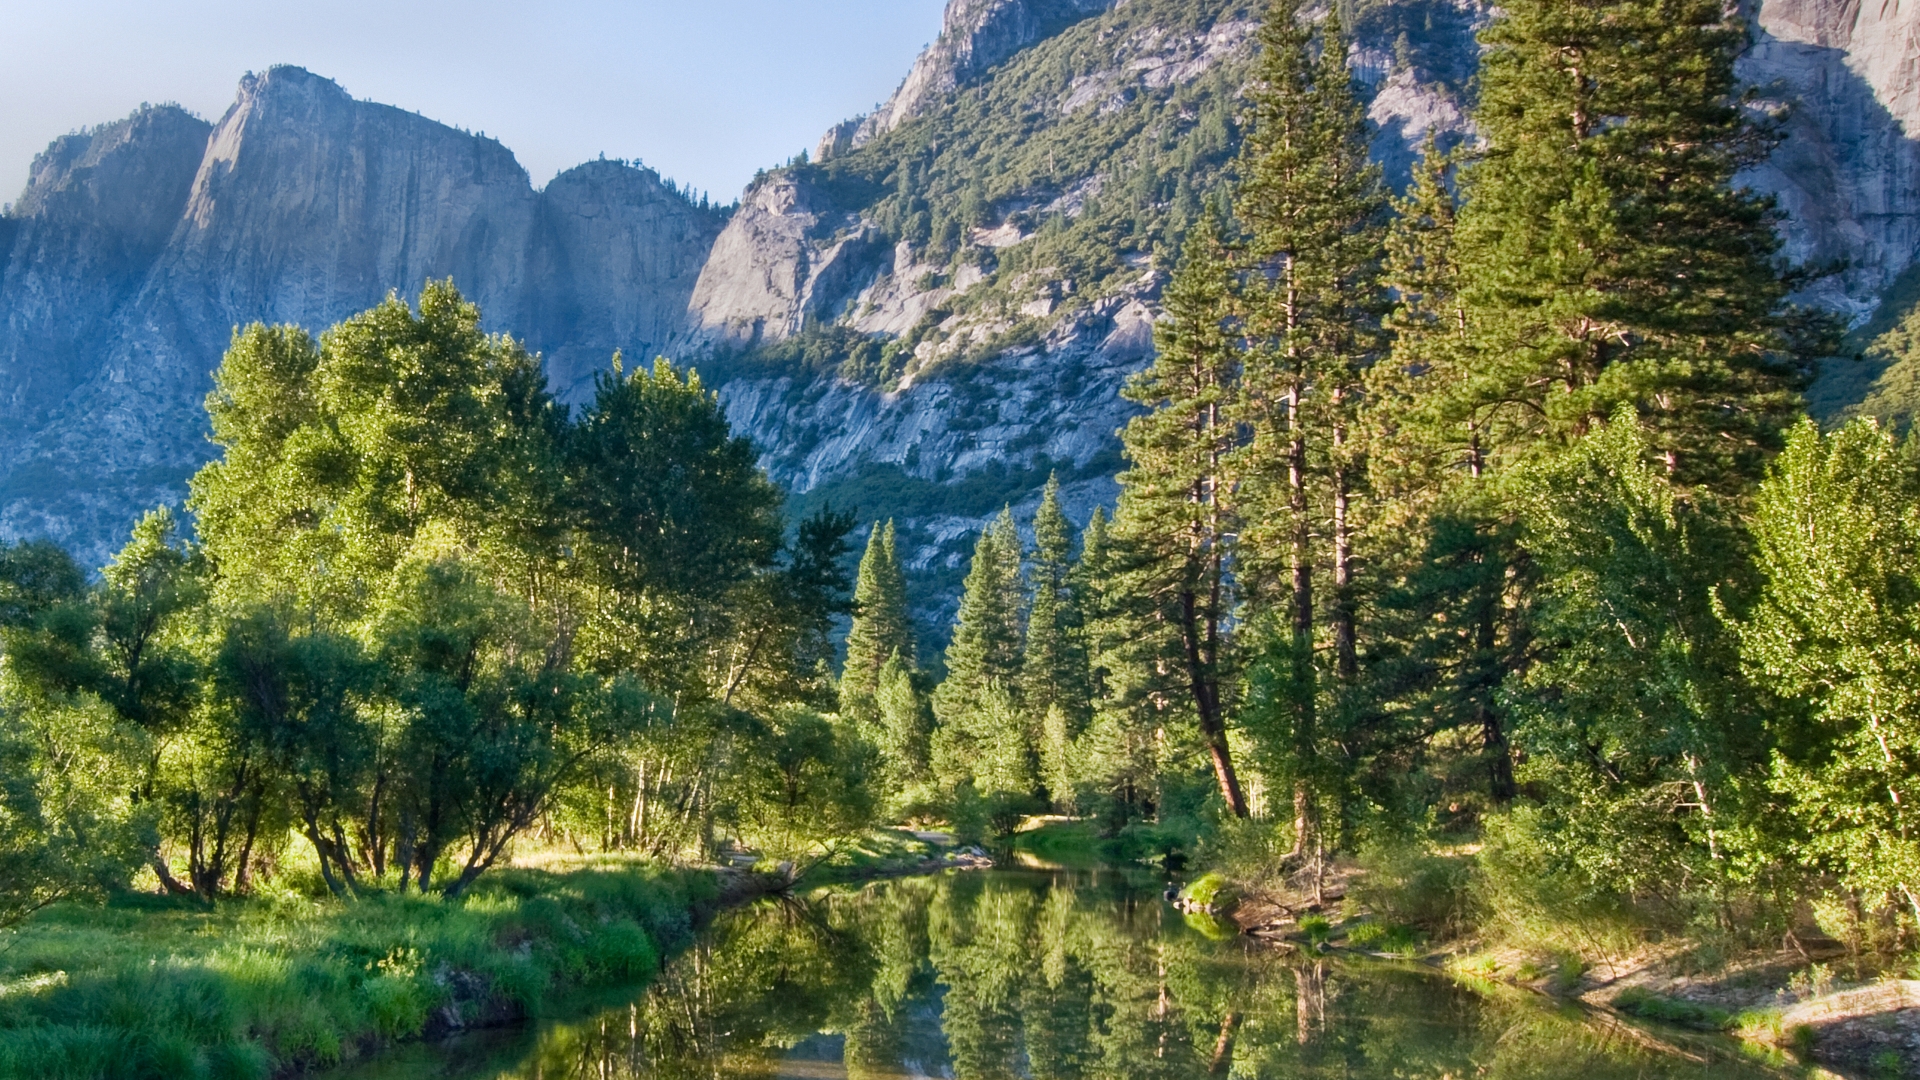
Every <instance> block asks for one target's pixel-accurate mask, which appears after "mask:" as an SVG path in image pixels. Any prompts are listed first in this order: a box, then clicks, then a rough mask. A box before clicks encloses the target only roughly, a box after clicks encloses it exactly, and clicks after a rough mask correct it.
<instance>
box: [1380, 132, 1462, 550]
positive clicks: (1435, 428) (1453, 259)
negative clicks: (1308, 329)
mask: <svg viewBox="0 0 1920 1080" xmlns="http://www.w3.org/2000/svg"><path fill="white" fill-rule="evenodd" d="M1454 166H1455V155H1453V154H1448V153H1443V152H1441V150H1440V147H1439V144H1438V142H1437V141H1436V140H1435V138H1434V135H1433V133H1432V132H1428V134H1427V138H1426V141H1425V142H1424V143H1423V144H1422V146H1421V153H1420V162H1419V164H1418V165H1417V166H1415V168H1414V173H1413V184H1412V185H1411V186H1410V187H1409V188H1408V190H1407V194H1406V195H1405V196H1404V197H1402V198H1399V199H1395V200H1394V201H1393V209H1394V216H1393V223H1392V226H1391V227H1390V228H1389V229H1388V231H1387V236H1386V245H1385V246H1386V260H1385V266H1384V268H1383V275H1382V276H1383V278H1384V281H1385V284H1386V285H1387V286H1388V287H1389V288H1391V289H1392V290H1393V293H1394V295H1395V304H1394V306H1393V309H1392V310H1391V311H1390V312H1389V314H1388V316H1387V320H1386V325H1387V328H1388V329H1389V330H1390V331H1391V332H1392V334H1393V346H1392V352H1391V354H1390V357H1389V359H1388V360H1387V362H1384V363H1380V364H1376V365H1375V366H1374V367H1373V369H1372V370H1371V371H1369V372H1368V379H1367V393H1368V399H1367V413H1368V419H1369V421H1370V424H1369V428H1370V430H1369V435H1370V436H1371V438H1370V439H1369V443H1368V448H1367V449H1368V454H1367V465H1368V477H1369V480H1370V481H1371V483H1372V486H1373V488H1374V490H1375V492H1376V493H1377V494H1379V495H1380V496H1382V497H1383V499H1385V500H1390V501H1391V503H1392V509H1393V510H1394V511H1398V512H1397V513H1394V514H1393V515H1392V517H1393V524H1392V525H1390V526H1389V527H1400V526H1404V525H1405V524H1406V523H1407V522H1408V521H1410V520H1412V519H1414V518H1417V516H1418V515H1419V514H1421V513H1424V512H1426V511H1430V510H1431V509H1432V508H1433V506H1434V504H1435V501H1436V500H1437V499H1439V498H1440V497H1442V495H1443V493H1444V492H1446V491H1447V490H1448V489H1449V487H1450V485H1451V484H1452V483H1453V481H1455V480H1456V479H1458V478H1460V477H1462V476H1465V477H1467V478H1470V479H1477V478H1478V477H1479V476H1480V475H1481V473H1482V472H1483V471H1484V466H1485V450H1484V447H1483V445H1482V443H1483V441H1484V437H1483V435H1482V432H1481V430H1480V422H1479V415H1478V412H1477V411H1476V409H1475V407H1474V403H1473V402H1472V401H1471V398H1470V397H1469V396H1468V395H1467V394H1466V393H1465V391H1466V384H1467V381H1468V378H1469V376H1470V373H1471V353H1470V352H1469V351H1468V350H1467V348H1466V344H1467V343H1466V329H1467V314H1466V309H1465V308H1464V307H1462V305H1461V298H1460V268H1459V260H1458V256H1457V253H1456V252H1455V250H1454V225H1455V219H1456V216H1457V207H1456V204H1455V199H1454V194H1453V190H1452V189H1451V188H1450V187H1449V185H1448V175H1449V173H1450V172H1451V171H1452V170H1453V168H1454Z"/></svg>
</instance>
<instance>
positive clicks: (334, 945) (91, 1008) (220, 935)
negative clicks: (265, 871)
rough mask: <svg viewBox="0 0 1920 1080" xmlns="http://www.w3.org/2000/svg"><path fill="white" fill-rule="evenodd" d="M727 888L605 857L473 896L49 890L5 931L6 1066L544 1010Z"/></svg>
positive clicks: (2, 1054) (302, 1057)
mask: <svg viewBox="0 0 1920 1080" xmlns="http://www.w3.org/2000/svg"><path fill="white" fill-rule="evenodd" d="M718 895H719V890H718V885H717V883H716V881H715V878H714V877H713V875H712V874H710V873H705V872H697V871H677V870H669V869H662V868H657V867H653V866H649V865H647V864H641V863H627V862H603V863H596V864H591V865H588V866H584V867H580V868H577V869H571V870H567V871H564V872H547V871H539V870H507V871H501V872H499V873H496V874H492V875H489V876H488V877H486V878H484V879H482V881H481V883H480V884H479V885H478V886H476V887H475V888H474V889H473V890H472V891H471V892H470V893H469V894H468V895H467V896H465V897H464V898H462V899H460V900H458V901H445V900H441V899H439V898H436V897H417V896H407V897H398V896H379V895H376V896H369V897H366V898H364V899H362V900H360V901H358V902H354V903H340V902H337V901H333V900H314V899H309V898H307V897H303V896H294V895H282V896H275V897H263V898H258V899H247V900H236V901H229V902H224V903H222V904H220V905H218V906H216V907H214V908H213V909H211V910H209V909H207V908H204V907H201V906H199V905H197V904H191V903H187V902H183V901H174V900H165V899H160V898H154V897H144V896H126V897H122V898H120V899H118V900H116V901H115V902H113V903H111V904H109V905H107V906H106V907H104V908H98V907H78V906H69V907H59V908H54V909H50V910H48V911H46V912H43V913H41V915H40V916H38V917H37V918H35V919H34V920H32V921H31V922H30V923H28V924H27V925H26V926H25V927H23V928H22V929H21V930H20V931H19V932H18V933H17V934H15V935H12V936H11V937H9V938H5V939H0V1080H14V1078H16V1077H17V1078H20V1080H28V1078H31V1080H59V1078H66V1077H74V1078H81V1077H87V1078H122V1077H124V1078H128V1080H132V1078H137V1077H157V1076H165V1077H169V1078H179V1080H187V1078H200V1077H204V1078H207V1080H228V1078H232V1080H242V1078H249V1080H252V1078H260V1077H267V1076H272V1075H276V1074H285V1073H289V1072H294V1071H298V1070H301V1069H305V1068H314V1067H325V1066H329V1065H333V1064H336V1063H339V1062H341V1061H346V1060H351V1059H353V1058H356V1057H359V1056H363V1055H365V1054H366V1053H368V1052H370V1051H372V1050H375V1049H377V1048H379V1047H381V1046H384V1045H388V1044H391V1043H394V1042H398V1041H403V1040H406V1039H411V1038H417V1037H420V1036H423V1035H434V1034H439V1033H442V1032H446V1031H451V1030H457V1029H459V1028H462V1027H469V1026H476V1025H482V1024H490V1023H499V1022H502V1021H506V1020H509V1019H512V1018H515V1017H518V1016H525V1015H534V1014H538V1013H539V1012H540V1011H541V1010H542V1008H543V1006H544V1005H545V1004H547V1003H548V1002H549V1001H551V1000H552V999H554V998H556V997H558V996H562V995H565V994H567V993H569V992H573V991H578V990H582V989H588V988H591V987H594V986H601V985H612V984H618V983H623V982H632V981H634V980H637V979H641V978H644V977H646V976H648V975H650V974H652V973H653V972H654V971H655V970H656V969H657V967H658V965H659V961H660V957H661V956H662V954H664V953H665V952H667V951H669V950H671V949H673V948H676V947H678V946H680V945H682V944H684V943H685V942H686V941H687V940H688V939H689V937H690V934H691V931H692V928H693V926H694V924H695V922H696V921H697V919H698V918H699V917H700V916H701V915H702V914H704V913H706V912H708V911H710V910H711V909H712V908H713V907H714V906H715V905H716V904H717V902H718Z"/></svg>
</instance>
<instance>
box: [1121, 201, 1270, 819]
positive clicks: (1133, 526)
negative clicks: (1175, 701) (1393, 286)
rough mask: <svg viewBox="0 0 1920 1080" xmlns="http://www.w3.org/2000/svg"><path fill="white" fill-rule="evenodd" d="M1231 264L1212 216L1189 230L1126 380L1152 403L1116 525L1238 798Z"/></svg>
mask: <svg viewBox="0 0 1920 1080" xmlns="http://www.w3.org/2000/svg"><path fill="white" fill-rule="evenodd" d="M1237 334H1238V331H1237V327H1236V320H1235V318H1234V275H1233V268H1232V265H1231V264H1230V263H1229V262H1228V258H1227V252H1226V250H1225V247H1224V245H1223V242H1222V240H1221V236H1220V227H1219V224H1218V222H1217V221H1216V220H1215V216H1214V215H1208V216H1207V217H1205V218H1202V219H1201V221H1200V222H1199V223H1198V224H1197V225H1196V226H1195V227H1194V230H1193V232H1192V233H1190V234H1189V235H1188V237H1187V242H1186V245H1185V249H1184V260H1183V262H1182V264H1181V267H1180V270H1179V272H1178V273H1177V274H1176V275H1175V276H1174V279H1173V282H1172V283H1171V284H1170V285H1169V286H1168V287H1167V295H1166V317H1165V318H1163V319H1162V320H1161V321H1160V323H1159V325H1158V326H1157V327H1156V328H1155V338H1156V343H1157V345H1158V346H1159V349H1158V355H1157V356H1156V357H1155V359H1154V362H1153V366H1152V367H1150V368H1148V369H1147V370H1145V371H1143V372H1141V373H1140V374H1139V375H1136V376H1135V377H1134V378H1133V380H1132V381H1130V382H1129V383H1128V384H1127V387H1126V390H1125V394H1126V396H1127V398H1128V399H1129V400H1131V401H1135V402H1138V403H1140V404H1142V405H1145V406H1147V407H1148V408H1149V409H1150V410H1152V411H1150V412H1148V413H1147V414H1145V415H1143V416H1137V417H1135V418H1134V419H1133V420H1132V422H1130V423H1129V424H1128V425H1127V427H1126V429H1125V430H1124V431H1123V432H1122V433H1121V438H1122V440H1123V441H1124V443H1125V445H1126V453H1127V459H1128V461H1129V463H1130V464H1129V467H1128V468H1127V471H1125V472H1123V473H1121V474H1120V484H1121V494H1120V507H1119V510H1118V512H1117V514H1116V518H1115V523H1116V526H1117V529H1118V531H1119V533H1120V535H1121V537H1122V538H1124V541H1125V543H1126V546H1127V548H1128V552H1129V555H1130V557H1131V560H1132V562H1133V563H1134V566H1133V567H1132V573H1130V574H1129V575H1128V580H1127V582H1126V584H1125V586H1123V587H1124V588H1126V589H1127V590H1128V591H1129V593H1131V594H1132V595H1133V596H1134V597H1136V598H1138V599H1139V600H1140V602H1142V603H1144V604H1146V605H1148V606H1149V607H1150V608H1151V610H1152V612H1153V613H1154V620H1153V621H1154V622H1156V623H1158V624H1159V625H1162V626H1165V627H1168V628H1171V632H1172V635H1173V640H1171V641H1169V642H1167V657H1168V660H1169V661H1170V665H1169V666H1170V667H1171V668H1172V669H1173V670H1175V671H1177V672H1178V673H1179V674H1178V677H1177V680H1175V681H1176V682H1177V683H1178V684H1179V686H1178V689H1179V690H1181V691H1183V692H1184V696H1185V697H1186V698H1187V700H1188V701H1189V703H1190V704H1191V705H1192V707H1193V714H1194V719H1195V720H1196V721H1197V723H1198V725H1199V730H1200V739H1201V742H1202V744H1203V745H1204V746H1205V747H1206V751H1207V754H1208V757H1209V758H1210V759H1211V761H1212V765H1213V771H1214V777H1215V779H1216V781H1217V782H1218V783H1219V786H1220V794H1221V796H1222V798H1224V799H1225V800H1226V804H1227V808H1228V809H1229V810H1230V811H1231V812H1232V813H1233V814H1235V815H1236V816H1239V817H1245V816H1246V815H1247V802H1246V797H1245V795H1244V794H1243V793H1242V792H1241V788H1240V778H1239V776H1238V774H1237V773H1236V772H1235V770H1234V765H1233V753H1232V751H1231V749H1230V748H1229V747H1228V744H1227V701H1226V688H1227V686H1228V685H1229V683H1230V679H1231V672H1230V670H1229V669H1230V663H1231V657H1230V655H1229V650H1230V642H1229V641H1228V635H1229V634H1230V632H1231V616H1232V612H1233V608H1234V602H1235V601H1234V595H1233V567H1232V550H1231V545H1232V541H1233V537H1234V536H1235V535H1236V534H1237V533H1238V532H1239V530H1240V523H1239V514H1238V511H1239V507H1238V504H1237V498H1236V497H1237V489H1238V485H1237V481H1236V479H1235V476H1234V473H1233V469H1232V464H1231V463H1232V459H1233V456H1234V452H1235V451H1236V450H1237V449H1238V448H1239V447H1240V429H1239V425H1238V424H1237V423H1236V422H1235V419H1234V415H1233V414H1234V410H1235V409H1236V407H1237V406H1238V404H1239V399H1238V393H1239V380H1240V352H1239V349H1238V347H1237V344H1238V337H1237Z"/></svg>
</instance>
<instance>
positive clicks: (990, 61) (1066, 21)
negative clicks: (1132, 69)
mask: <svg viewBox="0 0 1920 1080" xmlns="http://www.w3.org/2000/svg"><path fill="white" fill-rule="evenodd" d="M1118 2H1119V0H950V2H949V3H948V4H947V11H946V15H945V17H944V19H943V20H942V25H941V28H940V37H939V39H938V40H937V41H935V42H934V43H933V44H932V45H931V46H930V47H928V49H927V51H926V52H923V53H921V54H920V58H919V59H918V60H916V61H914V64H913V68H912V70H910V71H908V72H907V78H906V81H905V82H902V83H901V84H900V88H899V89H898V90H895V91H894V92H893V97H891V98H889V99H888V100H887V103H886V104H885V105H882V106H880V108H879V109H878V110H876V111H875V112H874V113H873V114H872V115H870V116H865V117H861V118H860V119H858V120H853V121H848V122H847V123H845V124H840V125H837V126H835V127H834V128H832V129H830V130H829V131H828V132H827V134H826V136H825V137H824V138H823V139H821V141H820V151H819V156H820V157H828V156H831V155H832V154H834V153H835V152H839V151H844V150H847V149H852V148H854V147H859V146H863V145H865V144H866V143H867V142H869V141H871V140H873V139H875V138H878V137H879V136H881V135H885V134H886V133H887V132H889V131H892V130H893V129H895V128H897V127H899V126H900V125H901V124H904V123H906V122H907V121H909V120H911V119H913V118H914V117H916V116H919V115H921V114H922V113H924V112H926V111H927V110H928V109H929V108H931V107H932V106H933V105H934V104H936V103H938V102H939V100H940V99H941V98H943V97H944V96H946V95H947V94H950V93H952V92H953V91H955V90H957V89H959V88H960V87H962V86H964V85H966V84H967V83H969V82H972V81H973V80H975V79H977V78H979V77H980V76H982V75H985V74H986V73H987V72H988V70H990V69H991V68H993V67H994V66H996V65H998V64H1000V63H1003V62H1005V61H1006V60H1008V59H1009V58H1011V57H1012V56H1013V55H1014V54H1016V53H1018V52H1020V51H1021V50H1022V49H1025V48H1027V47H1028V46H1031V45H1033V44H1034V43H1036V42H1038V41H1041V40H1044V39H1045V38H1048V37H1051V36H1052V35H1054V34H1057V33H1059V32H1060V31H1061V30H1062V29H1064V28H1066V27H1068V26H1071V25H1072V24H1073V23H1075V22H1077V21H1079V20H1081V19H1085V18H1087V17H1089V16H1092V15H1098V14H1099V13H1101V12H1103V11H1106V10H1108V9H1109V8H1112V7H1113V6H1115V4H1116V3H1118Z"/></svg>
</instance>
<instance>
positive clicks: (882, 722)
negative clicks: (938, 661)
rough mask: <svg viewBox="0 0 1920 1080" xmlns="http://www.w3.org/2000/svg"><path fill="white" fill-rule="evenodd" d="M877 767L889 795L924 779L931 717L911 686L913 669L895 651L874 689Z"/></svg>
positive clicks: (917, 690)
mask: <svg viewBox="0 0 1920 1080" xmlns="http://www.w3.org/2000/svg"><path fill="white" fill-rule="evenodd" d="M874 712H875V713H876V715H877V716H878V723H877V725H876V726H877V727H878V729H879V736H880V737H879V738H878V739H877V740H875V741H876V743H877V744H878V746H879V748H880V759H881V767H882V770H883V771H884V773H885V775H886V778H887V789H888V794H890V795H899V794H901V793H902V792H904V791H905V790H906V789H907V788H909V787H911V786H912V785H914V784H918V783H920V782H922V781H924V780H925V779H926V778H927V766H928V763H929V762H930V761H931V754H932V749H931V744H930V741H929V740H930V738H931V734H932V730H933V718H932V717H931V716H929V715H928V713H927V702H926V699H925V698H923V697H922V696H921V695H920V690H919V688H918V687H916V686H914V685H913V668H912V666H911V665H910V664H908V663H906V662H905V661H904V660H903V659H902V658H901V656H900V654H899V653H895V654H894V655H892V656H890V657H888V658H887V662H886V664H885V665H884V666H883V667H881V669H880V678H879V680H878V682H877V686H876V689H875V692H874Z"/></svg>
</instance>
